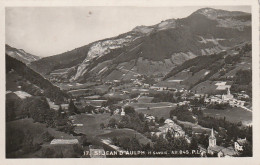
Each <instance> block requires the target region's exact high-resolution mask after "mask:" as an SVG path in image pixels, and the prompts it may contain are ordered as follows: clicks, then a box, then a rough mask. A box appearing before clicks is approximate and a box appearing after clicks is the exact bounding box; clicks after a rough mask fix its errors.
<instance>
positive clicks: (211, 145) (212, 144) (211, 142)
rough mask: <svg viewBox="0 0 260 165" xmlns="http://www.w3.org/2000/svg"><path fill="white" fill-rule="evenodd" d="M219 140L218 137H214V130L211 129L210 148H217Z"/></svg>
mask: <svg viewBox="0 0 260 165" xmlns="http://www.w3.org/2000/svg"><path fill="white" fill-rule="evenodd" d="M216 143H217V140H216V137H215V135H214V130H213V128H212V129H211V134H210V136H209V147H214V146H216V145H217V144H216Z"/></svg>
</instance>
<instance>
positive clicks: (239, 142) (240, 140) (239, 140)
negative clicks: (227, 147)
mask: <svg viewBox="0 0 260 165" xmlns="http://www.w3.org/2000/svg"><path fill="white" fill-rule="evenodd" d="M237 143H238V144H239V145H241V146H242V145H245V144H246V143H247V140H246V138H245V139H238V140H237Z"/></svg>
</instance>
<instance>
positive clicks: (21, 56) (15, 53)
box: [5, 44, 40, 64]
mask: <svg viewBox="0 0 260 165" xmlns="http://www.w3.org/2000/svg"><path fill="white" fill-rule="evenodd" d="M5 51H6V54H8V55H9V56H11V57H13V58H16V59H17V60H19V61H22V62H23V63H25V64H29V63H31V62H33V61H36V60H39V59H40V57H38V56H35V55H32V54H30V53H27V52H25V51H24V50H23V49H16V48H13V47H11V46H9V45H7V44H6V45H5Z"/></svg>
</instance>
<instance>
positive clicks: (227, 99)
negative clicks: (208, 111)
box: [205, 87, 245, 107]
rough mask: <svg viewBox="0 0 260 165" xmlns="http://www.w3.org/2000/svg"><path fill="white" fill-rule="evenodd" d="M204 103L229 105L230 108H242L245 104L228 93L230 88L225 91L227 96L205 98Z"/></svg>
mask: <svg viewBox="0 0 260 165" xmlns="http://www.w3.org/2000/svg"><path fill="white" fill-rule="evenodd" d="M205 103H209V104H225V103H227V104H229V105H230V106H231V107H242V106H244V104H245V101H242V100H238V99H236V98H234V96H233V95H232V94H231V93H230V87H228V89H227V94H223V95H214V96H210V97H208V98H205Z"/></svg>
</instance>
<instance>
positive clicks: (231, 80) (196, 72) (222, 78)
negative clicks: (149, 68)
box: [157, 42, 252, 94]
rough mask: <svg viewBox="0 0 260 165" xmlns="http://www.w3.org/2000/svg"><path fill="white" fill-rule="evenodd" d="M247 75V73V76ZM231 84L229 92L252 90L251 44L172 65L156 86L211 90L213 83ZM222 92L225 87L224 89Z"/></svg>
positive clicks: (197, 90)
mask: <svg viewBox="0 0 260 165" xmlns="http://www.w3.org/2000/svg"><path fill="white" fill-rule="evenodd" d="M250 76H251V77H250ZM219 82H225V83H227V84H228V85H231V86H232V87H231V90H232V92H234V93H235V92H237V91H247V93H249V94H252V91H251V89H252V88H251V87H249V86H250V85H252V44H251V42H247V43H243V44H239V45H236V46H234V47H232V48H230V49H228V50H226V51H223V52H221V53H218V54H214V55H206V56H198V57H195V58H193V59H190V60H187V61H185V62H184V63H183V64H182V65H180V66H177V67H174V68H173V69H172V70H171V71H170V72H169V73H168V74H166V75H165V76H164V78H163V81H161V82H159V83H158V84H157V86H164V87H169V88H179V89H181V88H185V89H191V90H193V91H196V93H207V94H211V93H215V92H221V90H216V87H217V85H216V84H217V83H219ZM224 92H226V90H224Z"/></svg>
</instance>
